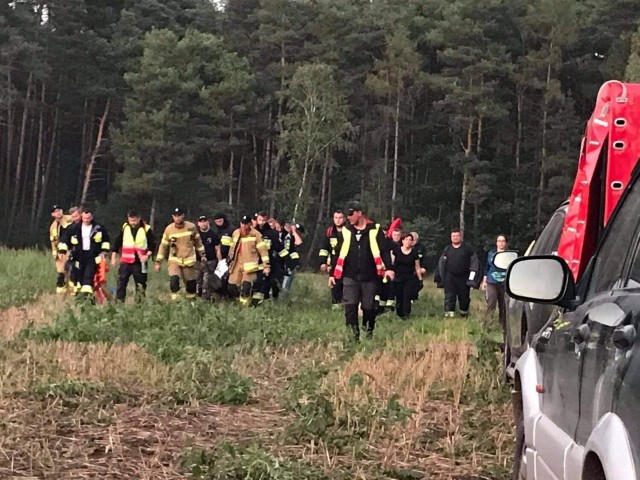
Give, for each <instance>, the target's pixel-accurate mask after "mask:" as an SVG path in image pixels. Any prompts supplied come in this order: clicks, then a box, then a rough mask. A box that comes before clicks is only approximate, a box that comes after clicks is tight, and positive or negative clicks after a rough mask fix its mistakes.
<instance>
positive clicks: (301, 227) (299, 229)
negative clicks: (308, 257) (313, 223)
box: [296, 223, 304, 233]
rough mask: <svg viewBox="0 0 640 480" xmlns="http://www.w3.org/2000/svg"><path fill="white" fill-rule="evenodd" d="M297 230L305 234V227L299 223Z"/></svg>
mask: <svg viewBox="0 0 640 480" xmlns="http://www.w3.org/2000/svg"><path fill="white" fill-rule="evenodd" d="M296 230H298V231H299V232H300V233H304V227H303V226H302V225H301V224H299V223H296Z"/></svg>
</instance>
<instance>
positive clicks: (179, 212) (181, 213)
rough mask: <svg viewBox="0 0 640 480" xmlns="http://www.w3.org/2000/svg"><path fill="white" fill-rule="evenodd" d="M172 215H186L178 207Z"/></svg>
mask: <svg viewBox="0 0 640 480" xmlns="http://www.w3.org/2000/svg"><path fill="white" fill-rule="evenodd" d="M171 215H184V211H183V210H182V209H181V208H180V207H176V208H174V209H173V212H171Z"/></svg>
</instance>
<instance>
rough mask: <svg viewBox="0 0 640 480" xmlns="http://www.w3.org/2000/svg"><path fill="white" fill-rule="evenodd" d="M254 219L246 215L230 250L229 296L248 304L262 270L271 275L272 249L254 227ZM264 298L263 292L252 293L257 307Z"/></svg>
mask: <svg viewBox="0 0 640 480" xmlns="http://www.w3.org/2000/svg"><path fill="white" fill-rule="evenodd" d="M252 219H253V216H251V215H245V216H244V217H242V219H241V220H240V228H238V229H236V230H235V231H234V232H233V234H232V235H231V249H230V250H229V293H230V295H231V296H234V297H236V296H239V297H240V303H243V304H247V303H249V299H250V298H251V295H252V292H253V285H254V283H255V281H256V279H257V277H258V272H259V271H260V270H262V273H263V274H264V275H267V276H268V275H269V273H270V271H271V270H270V265H269V248H268V247H267V244H266V243H265V242H264V241H263V240H262V235H261V234H260V232H259V231H258V230H256V229H255V228H253V227H252V226H251V220H252ZM263 298H264V295H263V294H262V293H261V292H258V291H256V292H253V303H254V304H258V303H260V301H261V300H262V299H263Z"/></svg>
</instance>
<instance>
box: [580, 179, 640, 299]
mask: <svg viewBox="0 0 640 480" xmlns="http://www.w3.org/2000/svg"><path fill="white" fill-rule="evenodd" d="M638 208H640V182H636V183H635V185H634V186H633V189H632V190H631V192H629V194H628V195H627V197H626V199H625V200H624V203H623V204H622V206H621V207H620V210H619V211H618V213H617V214H616V215H615V217H614V218H613V219H612V220H611V224H610V225H609V228H608V229H607V232H606V236H605V238H604V240H603V243H602V246H601V247H600V249H599V251H598V253H597V256H596V258H595V261H594V265H593V273H592V275H591V282H590V285H589V293H588V294H587V297H589V296H591V295H593V294H596V293H598V292H603V291H606V290H610V289H611V288H612V287H613V286H614V285H615V283H616V282H617V281H618V280H620V278H621V275H622V267H623V266H624V262H625V259H626V258H627V255H628V254H629V253H630V250H631V249H632V248H633V244H634V239H635V233H636V230H637V227H638V221H639V220H640V215H638Z"/></svg>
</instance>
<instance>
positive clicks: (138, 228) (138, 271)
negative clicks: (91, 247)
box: [111, 210, 156, 302]
mask: <svg viewBox="0 0 640 480" xmlns="http://www.w3.org/2000/svg"><path fill="white" fill-rule="evenodd" d="M155 250H156V241H155V235H154V234H153V230H151V226H150V225H149V224H147V223H145V222H144V221H142V220H141V219H140V215H139V214H138V212H136V211H135V210H130V211H129V212H127V221H126V222H125V223H124V224H123V225H122V228H121V229H120V233H119V234H118V236H117V237H116V239H115V241H114V242H113V246H112V248H111V266H114V267H115V265H116V260H117V254H118V253H120V266H119V267H118V286H117V287H116V300H118V301H121V302H124V301H125V298H126V296H127V284H128V283H129V278H130V277H131V276H133V281H134V283H135V286H136V294H139V295H140V296H144V294H145V292H146V290H147V262H148V260H149V259H150V258H151V257H152V255H153V252H155Z"/></svg>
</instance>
